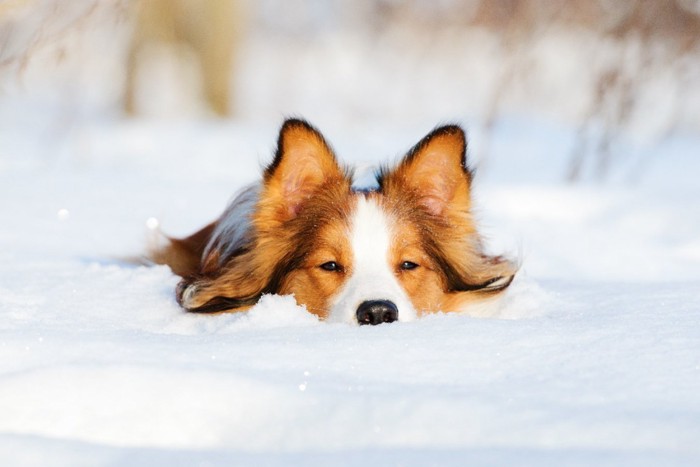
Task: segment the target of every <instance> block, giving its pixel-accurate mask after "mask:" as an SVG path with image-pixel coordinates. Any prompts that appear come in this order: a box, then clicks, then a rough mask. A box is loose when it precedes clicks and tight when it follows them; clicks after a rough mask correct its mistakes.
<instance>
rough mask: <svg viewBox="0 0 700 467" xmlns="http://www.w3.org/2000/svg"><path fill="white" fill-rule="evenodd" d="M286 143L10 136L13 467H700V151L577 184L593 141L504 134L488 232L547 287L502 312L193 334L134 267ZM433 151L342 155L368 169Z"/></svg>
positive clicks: (4, 326) (134, 134)
mask: <svg viewBox="0 0 700 467" xmlns="http://www.w3.org/2000/svg"><path fill="white" fill-rule="evenodd" d="M29 115H32V113H31V111H29ZM34 115H36V116H37V117H38V115H39V113H35V114H34ZM279 123H280V122H270V125H269V126H266V127H260V126H250V125H243V124H231V123H220V122H219V123H215V122H190V123H188V122H164V123H155V122H149V121H138V120H135V121H131V122H119V121H101V122H100V121H96V122H94V123H93V124H92V125H89V126H79V127H73V129H72V131H71V132H70V133H68V134H67V136H66V135H63V136H61V135H62V133H60V132H58V131H54V130H52V129H51V128H47V127H46V126H42V125H41V122H40V121H38V122H37V125H35V126H31V125H26V124H25V125H21V126H20V125H17V126H16V127H12V126H7V125H6V126H5V128H4V129H3V130H0V219H2V227H0V245H1V246H2V247H1V248H0V316H1V317H2V319H1V320H0V460H1V463H2V465H7V466H10V465H42V466H45V465H66V466H69V465H70V466H79V465H130V466H139V465H144V466H154V465H167V466H173V465H348V466H365V465H406V466H414V465H415V466H422V465H469V464H475V465H699V464H700V446H699V443H698V440H700V298H699V296H698V295H699V294H698V290H700V287H699V286H700V203H698V199H700V184H698V182H697V177H698V175H699V174H700V161H699V160H698V159H697V148H698V144H699V143H700V141H698V139H697V138H692V137H687V138H686V137H682V136H676V137H674V138H672V139H669V140H667V141H666V142H664V143H662V144H661V145H659V146H657V147H655V148H649V149H647V152H648V154H647V155H646V156H645V159H644V161H646V162H645V163H644V165H643V167H642V168H641V169H639V170H636V171H635V170H632V169H625V170H623V168H619V169H618V172H617V173H616V174H613V177H617V180H618V181H617V183H614V184H604V183H588V184H579V185H566V184H564V183H562V182H561V180H562V178H563V174H564V173H565V167H564V166H563V164H562V161H563V160H565V158H563V157H562V156H561V154H562V153H564V152H566V151H568V150H569V145H570V144H571V143H572V141H574V132H573V131H572V130H571V129H568V128H559V127H556V126H553V125H550V124H547V123H544V122H533V121H522V120H515V121H504V122H502V123H501V124H499V125H498V126H497V128H496V129H495V132H494V134H493V136H492V141H491V143H490V146H491V147H490V154H491V156H490V158H489V159H488V160H485V161H480V167H481V168H480V171H479V174H478V175H477V183H476V186H475V196H476V198H477V206H478V207H479V213H478V214H479V217H480V219H481V220H482V224H483V225H484V229H485V231H486V232H487V234H488V236H489V238H490V239H491V240H490V246H491V248H492V249H493V250H494V251H500V250H502V249H506V250H508V251H511V252H515V253H518V254H519V255H520V257H521V260H522V265H523V266H522V270H521V273H520V274H519V276H518V279H517V280H516V282H515V283H514V284H513V287H512V290H511V292H510V293H509V295H508V296H507V297H506V298H505V299H504V301H503V303H502V306H501V307H500V308H499V309H498V310H497V312H496V314H495V316H489V317H484V318H477V317H469V316H460V315H435V316H430V317H427V318H423V319H420V320H418V321H414V322H410V323H393V324H391V325H381V326H377V327H356V326H350V325H346V324H329V323H322V322H319V321H318V320H317V319H316V318H315V317H314V316H312V315H310V314H309V313H307V312H306V311H305V310H304V309H303V308H300V307H298V306H296V305H295V303H294V301H293V299H292V298H290V297H280V296H265V297H263V299H262V300H261V302H260V304H259V305H258V306H256V307H255V308H253V309H252V310H251V311H250V312H248V313H244V314H231V315H219V316H202V315H194V314H186V313H184V312H183V311H182V310H180V309H179V308H178V306H177V304H176V303H175V300H174V296H173V289H174V286H175V284H176V283H177V281H178V278H177V277H175V276H174V275H173V274H171V273H170V271H169V270H168V269H167V268H165V267H144V266H135V265H133V264H131V263H129V262H127V261H125V259H127V258H128V257H130V256H134V255H138V254H139V253H140V252H142V251H143V249H144V248H145V245H146V242H147V239H148V236H149V231H150V230H149V227H151V228H152V227H155V226H156V225H157V224H159V225H160V227H161V228H162V229H163V230H164V231H166V232H167V233H170V234H174V235H182V234H186V233H189V232H191V231H192V230H194V229H195V228H198V227H200V226H201V225H202V224H204V223H205V222H208V221H209V220H211V219H213V218H214V217H215V216H217V215H218V214H219V213H220V212H221V211H222V210H223V208H224V207H225V205H226V202H227V200H228V199H229V197H230V196H231V195H232V194H233V193H234V192H235V191H236V190H237V189H238V188H240V187H242V186H244V185H245V184H246V183H249V182H251V181H254V180H256V179H257V178H258V177H259V173H260V166H261V165H262V164H264V163H265V162H267V161H268V160H269V159H268V158H269V157H270V155H271V148H272V146H273V144H274V141H275V136H276V131H277V128H276V126H277V125H278V124H279ZM314 123H316V124H317V125H318V126H320V128H321V130H326V129H325V128H324V122H314ZM436 123H437V122H436ZM429 129H430V128H418V129H415V130H416V131H413V130H414V129H413V128H411V129H403V131H397V130H396V129H395V128H394V130H391V131H386V132H384V133H382V131H381V129H377V128H376V127H375V126H372V127H371V128H369V127H368V128H365V129H364V130H365V131H356V129H355V130H354V131H353V132H352V134H344V133H343V132H342V128H339V127H333V126H330V130H327V131H326V136H328V138H329V140H330V141H332V142H334V143H336V149H337V151H338V153H339V155H340V157H341V158H342V159H343V160H345V161H347V162H353V163H358V164H360V165H361V166H366V164H368V163H374V164H376V163H379V162H386V161H390V160H394V159H395V157H396V156H398V155H400V153H401V152H402V151H403V150H405V149H407V148H408V147H410V145H411V144H413V143H414V142H415V141H417V140H418V139H419V138H420V137H421V136H422V135H423V134H425V133H426V132H427V131H428V130H429ZM409 130H410V131H409ZM358 135H365V136H366V138H360V137H358ZM471 136H472V140H473V143H474V145H475V146H477V147H478V145H479V144H480V131H479V128H474V129H472V131H471ZM475 162H477V161H475ZM635 164H636V165H637V166H639V165H640V163H639V161H638V160H637V161H636V162H635ZM632 178H633V180H630V179H632Z"/></svg>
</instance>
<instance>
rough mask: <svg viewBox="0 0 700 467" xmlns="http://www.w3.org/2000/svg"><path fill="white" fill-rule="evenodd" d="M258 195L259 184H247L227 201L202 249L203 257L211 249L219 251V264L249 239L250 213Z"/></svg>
mask: <svg viewBox="0 0 700 467" xmlns="http://www.w3.org/2000/svg"><path fill="white" fill-rule="evenodd" d="M259 197H260V185H259V184H254V185H249V186H247V187H246V188H244V189H243V190H241V191H240V192H239V193H238V194H237V195H236V196H235V197H234V198H233V200H232V201H231V203H229V205H228V207H227V208H226V211H224V214H223V215H222V216H221V219H220V220H219V223H218V224H217V225H216V228H215V229H214V232H213V233H212V235H211V239H210V240H209V243H208V244H207V246H206V248H205V249H204V253H203V254H202V257H203V258H206V257H207V256H208V255H209V252H210V251H211V250H212V249H217V250H219V251H220V256H219V264H223V263H224V262H225V261H226V260H227V259H228V258H229V256H231V254H233V252H235V251H236V250H237V249H239V248H241V247H242V246H244V245H245V244H246V243H247V242H248V241H249V240H250V238H249V237H250V229H251V226H250V223H251V214H252V212H253V210H254V209H255V205H256V204H257V203H258V199H259Z"/></svg>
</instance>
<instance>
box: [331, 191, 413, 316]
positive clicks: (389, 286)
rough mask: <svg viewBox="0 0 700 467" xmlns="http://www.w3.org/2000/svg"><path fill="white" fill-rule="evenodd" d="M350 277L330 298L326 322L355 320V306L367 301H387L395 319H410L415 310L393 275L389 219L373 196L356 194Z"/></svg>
mask: <svg viewBox="0 0 700 467" xmlns="http://www.w3.org/2000/svg"><path fill="white" fill-rule="evenodd" d="M349 238H350V244H351V247H352V264H350V265H347V266H348V270H349V274H350V277H348V279H347V282H346V283H345V285H344V286H343V287H342V288H341V290H340V292H338V295H336V297H335V298H334V300H333V303H332V306H331V311H330V314H329V316H328V320H329V321H342V322H348V323H356V322H357V316H356V313H357V307H358V306H360V304H361V303H362V302H365V301H370V300H388V301H390V302H393V303H394V305H396V308H397V309H398V310H399V321H411V320H413V319H415V318H416V311H415V310H414V309H413V306H412V305H411V301H410V300H409V298H408V296H407V295H406V292H405V291H404V290H403V288H402V287H401V284H400V283H399V281H398V279H397V278H396V276H395V274H394V270H395V265H392V264H391V263H390V250H391V244H392V241H393V240H394V238H395V234H394V232H393V229H392V226H391V221H390V219H389V218H388V217H387V215H386V213H384V211H383V210H382V209H381V207H380V206H379V205H378V204H377V203H376V201H375V200H373V199H368V198H366V197H365V196H364V195H358V200H357V206H356V208H355V211H354V212H353V214H352V217H351V219H350V232H349Z"/></svg>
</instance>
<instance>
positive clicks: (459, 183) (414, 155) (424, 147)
mask: <svg viewBox="0 0 700 467" xmlns="http://www.w3.org/2000/svg"><path fill="white" fill-rule="evenodd" d="M466 153H467V139H466V136H465V134H464V130H462V129H461V128H460V127H459V126H457V125H447V126H442V127H439V128H436V129H435V130H433V131H432V132H431V133H430V134H428V135H427V136H426V137H424V138H423V139H422V140H421V141H420V142H419V143H418V144H416V145H415V146H414V147H413V148H412V149H411V150H410V151H409V152H408V154H407V155H406V157H405V158H404V159H403V161H401V163H400V164H399V166H398V167H397V168H396V169H394V170H393V171H392V172H390V173H388V174H386V175H384V176H383V177H382V180H381V182H380V183H382V185H383V184H384V183H392V182H393V183H394V184H396V185H400V186H403V187H407V188H409V189H410V190H412V191H413V192H414V193H415V194H416V195H417V196H418V201H419V203H420V204H421V205H423V206H424V207H425V208H426V209H427V211H428V212H429V213H431V214H433V215H436V216H440V215H443V214H444V213H445V211H446V210H447V209H448V208H449V207H451V206H453V207H457V208H458V209H460V210H464V209H469V204H470V196H469V191H470V185H471V172H469V170H468V169H467V167H466Z"/></svg>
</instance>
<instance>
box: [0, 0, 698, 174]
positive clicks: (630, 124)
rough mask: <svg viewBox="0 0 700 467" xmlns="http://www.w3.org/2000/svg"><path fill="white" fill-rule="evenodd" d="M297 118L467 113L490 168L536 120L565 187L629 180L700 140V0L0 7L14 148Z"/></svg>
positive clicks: (1, 105)
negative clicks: (503, 143) (511, 131)
mask: <svg viewBox="0 0 700 467" xmlns="http://www.w3.org/2000/svg"><path fill="white" fill-rule="evenodd" d="M289 115H295V116H303V117H305V118H307V119H309V120H310V121H311V122H312V123H314V124H316V125H317V126H319V127H321V128H322V129H324V130H327V131H328V132H329V133H330V134H331V135H340V134H342V135H344V136H343V138H347V139H352V138H369V139H370V141H371V140H372V139H377V140H379V139H381V138H382V132H383V130H382V132H380V131H377V130H376V129H377V128H382V129H386V128H389V129H392V130H393V131H396V132H406V133H409V132H412V134H413V139H415V140H417V138H419V137H420V135H422V134H423V133H424V132H425V130H427V129H430V128H431V127H433V126H435V125H436V124H438V123H441V122H445V121H458V122H462V123H465V124H466V125H467V126H468V127H469V129H470V132H471V133H472V134H473V135H474V134H475V135H477V139H478V143H477V144H476V145H475V146H473V147H472V153H474V154H473V157H474V158H475V160H477V161H479V163H483V164H486V165H488V163H489V158H490V157H491V153H492V146H491V144H490V141H491V140H492V135H493V134H494V132H498V131H499V128H504V127H509V126H510V127H511V128H512V127H520V128H530V125H533V123H532V122H539V123H536V124H535V127H537V125H545V126H546V127H547V128H555V129H556V128H564V129H565V130H564V132H565V134H566V138H565V143H557V144H558V149H557V151H556V154H557V156H556V157H557V161H556V163H555V164H554V165H555V166H556V167H557V169H556V176H557V177H560V178H561V180H569V181H572V182H574V181H580V180H606V179H609V178H611V177H612V178H614V176H613V175H611V173H613V174H614V172H615V170H616V169H617V170H618V171H621V172H622V173H623V175H622V178H630V177H629V174H630V173H635V171H639V170H643V167H644V165H645V164H647V163H648V162H645V157H648V154H650V153H651V154H657V153H658V152H654V151H652V150H651V149H649V148H652V149H653V148H654V147H657V146H658V145H660V144H663V143H664V142H665V141H668V140H669V139H670V138H671V139H672V138H674V137H681V138H683V137H686V136H690V137H693V138H695V137H697V136H698V135H700V0H663V1H662V0H412V1H395V0H307V1H304V0H259V1H252V0H250V1H245V0H207V1H199V0H71V1H70V2H66V1H61V0H3V1H0V146H1V145H2V144H3V139H4V140H5V141H6V142H7V141H8V138H10V136H9V135H10V134H12V133H13V132H16V131H24V132H30V134H31V135H32V136H31V137H28V138H27V140H31V139H33V138H36V139H49V140H51V139H54V140H56V141H58V142H60V141H62V140H64V139H65V138H66V137H68V136H66V135H75V132H76V131H78V132H79V131H80V128H83V127H85V126H86V125H93V126H94V125H95V123H96V122H125V121H131V122H134V121H140V122H144V121H149V122H150V121H154V120H156V121H168V122H173V121H190V122H191V121H197V122H216V121H226V122H240V123H242V124H246V125H253V126H254V125H263V126H277V125H279V123H280V122H281V120H282V118H283V117H285V116H289ZM554 133H556V131H555V132H554ZM3 134H4V137H3ZM330 139H331V140H333V138H330ZM545 139H546V138H545ZM270 141H271V143H272V140H270ZM402 141H403V140H402ZM407 141H408V140H407ZM23 144H24V145H22V144H20V145H18V144H17V143H16V140H15V139H13V148H14V149H13V150H15V151H18V152H22V151H25V152H27V153H30V152H31V141H26V142H25V143H23ZM398 149H400V148H395V150H398ZM7 151H8V150H7V149H5V153H6V152H7ZM650 151H651V152H650ZM2 152H3V150H2V149H0V154H2ZM645 154H647V156H645ZM6 155H7V154H6ZM523 157H524V156H523ZM1 164H2V162H1V161H0V166H1ZM632 178H633V177H632Z"/></svg>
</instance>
